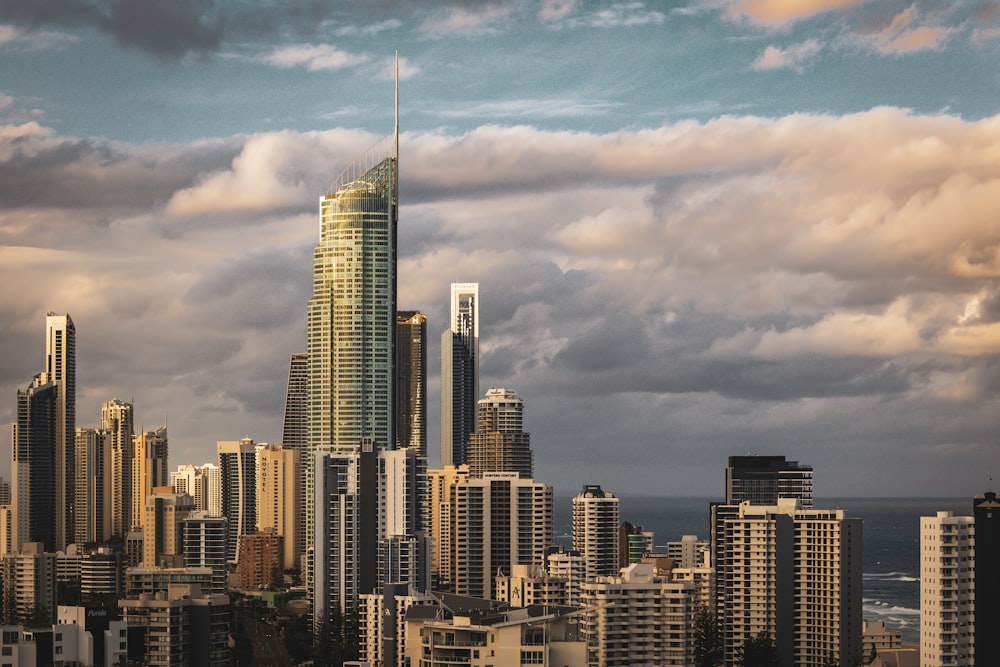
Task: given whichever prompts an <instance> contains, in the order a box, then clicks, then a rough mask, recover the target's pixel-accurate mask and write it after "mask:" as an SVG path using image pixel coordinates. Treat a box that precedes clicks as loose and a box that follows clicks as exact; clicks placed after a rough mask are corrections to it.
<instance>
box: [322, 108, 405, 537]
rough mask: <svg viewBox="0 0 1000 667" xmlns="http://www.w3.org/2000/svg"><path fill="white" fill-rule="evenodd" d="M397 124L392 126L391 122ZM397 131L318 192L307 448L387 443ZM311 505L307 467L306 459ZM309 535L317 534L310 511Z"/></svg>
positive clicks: (391, 405)
mask: <svg viewBox="0 0 1000 667" xmlns="http://www.w3.org/2000/svg"><path fill="white" fill-rule="evenodd" d="M397 128H398V124H397ZM398 142H399V139H398V129H397V133H396V136H395V137H389V138H388V139H387V140H385V141H383V142H382V143H380V144H379V145H377V146H375V147H374V148H372V149H371V150H370V151H369V152H368V153H366V154H365V155H364V156H363V157H362V158H359V159H358V160H357V161H356V162H355V163H354V164H352V165H351V166H349V167H348V168H347V169H345V170H344V172H343V173H342V174H341V176H340V178H338V179H337V181H336V183H335V185H334V187H333V188H331V190H330V191H329V192H327V194H325V195H323V197H321V198H320V237H319V243H318V244H317V245H316V249H315V251H314V254H313V295H312V298H311V299H310V300H309V307H308V313H309V314H308V324H307V338H308V355H309V361H308V364H309V389H308V391H309V440H308V447H307V450H308V454H307V456H308V461H309V463H312V462H313V461H314V459H313V457H312V456H311V452H315V451H317V450H323V449H329V448H334V449H340V450H344V449H348V450H357V449H359V448H360V447H361V444H362V442H363V441H367V442H371V443H373V444H374V446H375V447H377V448H379V449H392V448H393V447H394V445H395V436H394V434H393V421H394V419H393V409H394V406H395V396H394V393H393V384H394V382H393V380H394V372H393V363H394V353H393V339H394V338H395V330H396V329H395V322H396V223H397V207H396V201H397V180H398V175H397V174H398V172H397V158H396V156H397V154H398ZM305 491H306V494H305V495H306V498H305V499H304V500H305V502H306V506H307V507H312V506H313V471H312V466H311V465H309V466H307V467H306V480H305ZM306 517H307V521H306V537H307V541H311V537H312V535H313V529H312V513H309V512H307V514H306Z"/></svg>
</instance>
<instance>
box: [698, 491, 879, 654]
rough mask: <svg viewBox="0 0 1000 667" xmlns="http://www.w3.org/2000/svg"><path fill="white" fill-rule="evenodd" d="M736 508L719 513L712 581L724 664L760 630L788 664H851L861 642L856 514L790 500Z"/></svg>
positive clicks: (744, 504)
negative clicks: (717, 562) (719, 562)
mask: <svg viewBox="0 0 1000 667" xmlns="http://www.w3.org/2000/svg"><path fill="white" fill-rule="evenodd" d="M738 510H739V511H738V514H737V515H736V516H731V517H726V518H725V519H724V524H723V527H722V530H723V540H722V545H721V547H722V548H721V553H722V558H723V561H724V563H723V564H724V565H725V567H724V568H721V569H720V570H719V571H720V572H723V573H724V576H723V577H722V580H721V581H716V594H717V595H718V596H720V597H721V599H722V600H723V601H724V604H723V605H722V606H721V614H720V616H719V618H718V621H719V630H720V632H721V633H722V635H723V642H724V646H725V656H726V663H727V664H730V663H731V662H733V661H734V660H735V659H736V656H737V655H738V652H739V649H740V647H741V646H742V645H743V644H744V643H745V642H747V641H748V640H750V639H751V638H753V637H756V636H757V634H758V633H760V632H761V631H763V632H766V633H767V634H770V635H771V636H772V637H773V638H774V640H775V644H776V645H777V648H778V652H779V653H780V654H781V655H783V656H787V657H786V658H785V660H786V661H788V662H789V664H792V665H796V666H805V665H819V664H824V662H825V661H826V660H828V659H830V658H831V657H832V658H833V659H834V660H836V661H837V663H838V664H842V665H843V664H851V661H852V660H854V659H855V658H856V657H857V656H858V655H859V654H860V652H861V648H862V645H863V636H862V631H861V595H862V590H861V562H862V558H861V557H862V553H861V540H862V537H861V527H862V524H861V519H853V518H847V517H846V516H845V514H844V511H843V510H824V509H804V508H800V507H799V506H798V501H797V500H795V499H779V500H778V503H777V504H776V505H771V506H758V505H751V504H750V503H749V502H744V503H741V504H740V505H739V508H738Z"/></svg>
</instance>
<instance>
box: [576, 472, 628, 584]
mask: <svg viewBox="0 0 1000 667" xmlns="http://www.w3.org/2000/svg"><path fill="white" fill-rule="evenodd" d="M573 549H574V550H576V551H579V552H580V553H581V554H582V555H583V558H584V560H585V562H586V563H587V581H591V580H593V579H596V578H597V577H603V576H612V575H616V574H618V498H616V497H615V495H614V494H613V493H611V492H610V491H604V490H603V489H601V487H599V486H597V485H596V484H587V485H585V486H584V487H583V490H582V491H581V492H580V493H579V494H578V495H576V496H575V497H574V498H573Z"/></svg>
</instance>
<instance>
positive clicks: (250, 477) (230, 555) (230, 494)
mask: <svg viewBox="0 0 1000 667" xmlns="http://www.w3.org/2000/svg"><path fill="white" fill-rule="evenodd" d="M216 450H217V451H218V453H219V477H220V480H221V488H220V492H221V496H222V508H221V509H222V516H224V517H226V519H227V520H228V530H227V533H226V558H227V559H228V560H229V562H231V563H235V562H236V561H237V558H238V554H239V539H240V536H242V535H249V534H252V533H255V532H256V531H257V449H256V446H255V445H254V442H253V440H251V439H250V438H243V439H242V440H239V441H221V442H217V443H216Z"/></svg>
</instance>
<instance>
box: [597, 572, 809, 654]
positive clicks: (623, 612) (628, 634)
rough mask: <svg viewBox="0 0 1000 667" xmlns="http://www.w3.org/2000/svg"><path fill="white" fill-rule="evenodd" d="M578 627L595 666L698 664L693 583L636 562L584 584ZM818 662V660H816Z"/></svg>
mask: <svg viewBox="0 0 1000 667" xmlns="http://www.w3.org/2000/svg"><path fill="white" fill-rule="evenodd" d="M581 595H582V606H583V607H584V610H583V611H582V612H581V614H580V632H581V634H582V635H583V636H584V637H585V638H586V639H587V654H588V655H587V664H588V665H592V666H593V667H631V666H632V665H664V666H666V665H674V666H676V667H687V666H688V665H692V664H694V636H693V635H694V633H693V629H692V628H693V618H694V612H695V610H696V607H695V605H694V602H693V598H694V586H693V585H692V584H690V583H687V582H672V581H670V577H660V576H656V574H655V569H654V567H653V565H652V564H650V563H634V564H632V565H630V566H628V567H627V568H624V569H622V570H621V575H620V576H607V577H605V576H602V577H598V578H597V579H596V580H594V581H588V582H587V583H585V584H583V587H582V593H581ZM815 664H819V663H815Z"/></svg>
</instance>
